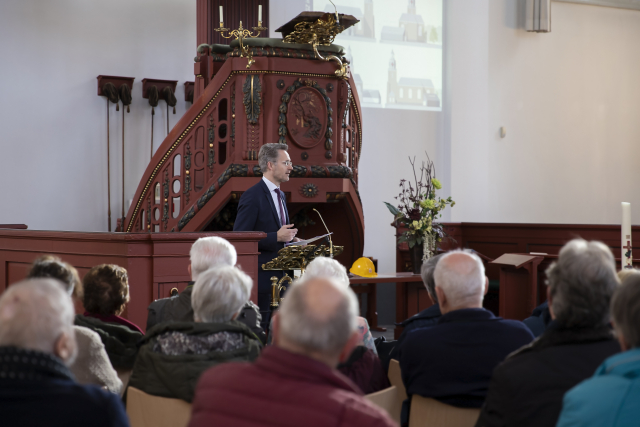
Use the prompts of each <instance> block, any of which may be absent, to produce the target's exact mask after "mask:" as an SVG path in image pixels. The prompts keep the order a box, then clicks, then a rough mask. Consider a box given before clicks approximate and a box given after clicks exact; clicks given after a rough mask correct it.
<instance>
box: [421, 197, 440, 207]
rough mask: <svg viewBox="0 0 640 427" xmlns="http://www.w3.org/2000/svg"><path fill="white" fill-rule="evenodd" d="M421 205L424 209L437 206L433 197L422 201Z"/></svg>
mask: <svg viewBox="0 0 640 427" xmlns="http://www.w3.org/2000/svg"><path fill="white" fill-rule="evenodd" d="M420 206H422V207H423V208H424V209H433V208H435V207H436V204H435V202H434V201H433V200H432V199H427V200H423V201H421V202H420Z"/></svg>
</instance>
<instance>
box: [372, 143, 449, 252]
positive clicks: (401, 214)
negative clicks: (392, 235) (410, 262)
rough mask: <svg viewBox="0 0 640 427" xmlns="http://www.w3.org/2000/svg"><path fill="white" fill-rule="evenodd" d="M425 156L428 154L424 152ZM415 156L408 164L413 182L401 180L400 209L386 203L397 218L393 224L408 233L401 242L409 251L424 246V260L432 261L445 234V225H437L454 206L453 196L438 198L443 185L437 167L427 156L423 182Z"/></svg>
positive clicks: (399, 238)
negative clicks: (443, 211) (444, 213)
mask: <svg viewBox="0 0 640 427" xmlns="http://www.w3.org/2000/svg"><path fill="white" fill-rule="evenodd" d="M425 154H426V153H425ZM415 161H416V159H415V157H414V158H413V159H412V158H411V157H409V163H411V167H412V169H413V178H414V182H413V183H411V182H410V181H407V180H406V179H401V180H400V188H401V191H400V194H399V195H398V196H397V197H395V199H396V200H398V202H399V204H398V206H397V207H395V206H393V205H392V204H390V203H387V202H384V203H385V205H387V208H388V209H389V211H390V212H391V213H392V214H393V216H394V221H396V222H397V223H399V224H404V225H405V226H406V227H407V231H405V232H403V233H402V234H401V235H400V237H398V243H403V242H407V243H408V244H409V248H413V247H414V246H416V245H422V246H423V255H422V259H423V260H424V259H428V258H431V257H432V256H433V254H434V252H435V246H436V242H438V241H441V240H442V239H443V238H444V237H445V236H446V233H445V231H444V227H443V226H442V224H440V223H437V222H434V221H435V219H436V218H440V217H442V210H443V209H444V208H445V207H447V206H451V207H453V206H454V205H455V204H456V202H454V201H453V200H452V199H451V197H448V198H446V199H443V198H441V197H436V190H440V189H441V188H442V184H441V183H440V181H439V180H438V179H437V178H436V168H435V165H434V164H433V161H431V159H430V158H429V155H428V154H427V161H426V162H422V166H421V167H420V179H418V175H417V172H416V165H415Z"/></svg>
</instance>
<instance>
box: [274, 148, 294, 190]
mask: <svg viewBox="0 0 640 427" xmlns="http://www.w3.org/2000/svg"><path fill="white" fill-rule="evenodd" d="M285 163H287V165H285ZM271 165H272V167H273V169H272V171H273V179H274V180H275V181H276V182H277V183H279V184H280V183H283V182H287V181H289V174H290V173H291V171H292V170H293V165H292V164H291V158H290V157H289V153H287V152H286V151H284V150H278V160H277V161H276V163H275V164H273V163H272V164H271Z"/></svg>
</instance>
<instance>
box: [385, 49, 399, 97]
mask: <svg viewBox="0 0 640 427" xmlns="http://www.w3.org/2000/svg"><path fill="white" fill-rule="evenodd" d="M397 96H398V75H397V71H396V56H395V54H394V53H393V49H391V58H389V74H388V78H387V104H395V103H396V97H397Z"/></svg>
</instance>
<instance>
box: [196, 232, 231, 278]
mask: <svg viewBox="0 0 640 427" xmlns="http://www.w3.org/2000/svg"><path fill="white" fill-rule="evenodd" d="M189 259H190V261H191V280H194V281H195V280H197V279H198V276H199V275H200V274H202V273H204V272H205V271H207V270H209V269H210V268H213V267H215V266H216V265H228V266H231V267H233V266H234V265H236V261H237V259H238V255H237V254H236V248H234V247H233V245H232V244H231V243H229V241H228V240H225V239H223V238H222V237H217V236H210V237H201V238H199V239H198V240H196V241H195V243H194V244H193V245H192V246H191V251H190V252H189Z"/></svg>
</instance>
